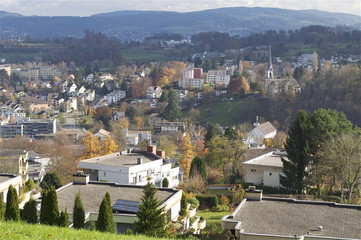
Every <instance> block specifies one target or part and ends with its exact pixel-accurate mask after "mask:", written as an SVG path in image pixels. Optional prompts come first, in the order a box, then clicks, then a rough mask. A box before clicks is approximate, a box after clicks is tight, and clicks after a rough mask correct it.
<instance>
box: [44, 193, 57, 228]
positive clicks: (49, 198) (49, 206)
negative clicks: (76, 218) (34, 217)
mask: <svg viewBox="0 0 361 240" xmlns="http://www.w3.org/2000/svg"><path fill="white" fill-rule="evenodd" d="M58 222H59V207H58V197H57V195H56V191H55V188H51V189H50V190H49V191H46V192H44V193H43V197H42V201H41V210H40V223H42V224H47V225H57V224H58Z"/></svg>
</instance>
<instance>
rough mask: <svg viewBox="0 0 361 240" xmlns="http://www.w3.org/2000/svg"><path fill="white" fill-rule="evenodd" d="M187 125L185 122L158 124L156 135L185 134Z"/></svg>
mask: <svg viewBox="0 0 361 240" xmlns="http://www.w3.org/2000/svg"><path fill="white" fill-rule="evenodd" d="M184 130H185V125H184V123H183V122H158V123H155V125H154V134H160V133H162V132H179V131H181V132H183V131H184Z"/></svg>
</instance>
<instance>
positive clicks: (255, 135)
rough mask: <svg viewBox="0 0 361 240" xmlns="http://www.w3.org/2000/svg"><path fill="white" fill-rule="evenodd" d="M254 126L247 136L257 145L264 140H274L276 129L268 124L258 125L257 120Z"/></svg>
mask: <svg viewBox="0 0 361 240" xmlns="http://www.w3.org/2000/svg"><path fill="white" fill-rule="evenodd" d="M257 119H258V117H257ZM254 126H255V128H254V129H253V130H252V131H251V132H250V133H249V136H250V139H252V140H253V141H254V142H257V143H259V144H262V143H263V142H264V139H265V138H274V137H275V136H276V134H277V129H276V128H275V127H274V126H273V125H272V124H271V123H270V122H265V123H262V124H260V123H258V120H257V121H256V123H255V124H254Z"/></svg>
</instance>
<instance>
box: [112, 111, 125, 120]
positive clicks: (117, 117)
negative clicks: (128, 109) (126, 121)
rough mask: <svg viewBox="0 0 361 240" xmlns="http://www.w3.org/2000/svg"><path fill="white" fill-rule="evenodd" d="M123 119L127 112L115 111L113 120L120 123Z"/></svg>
mask: <svg viewBox="0 0 361 240" xmlns="http://www.w3.org/2000/svg"><path fill="white" fill-rule="evenodd" d="M121 118H125V112H119V111H113V112H112V120H113V121H114V122H118V121H119V120H120V119H121Z"/></svg>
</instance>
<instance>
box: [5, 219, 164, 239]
mask: <svg viewBox="0 0 361 240" xmlns="http://www.w3.org/2000/svg"><path fill="white" fill-rule="evenodd" d="M0 232H1V235H0V239H6V240H18V239H22V240H24V239H31V240H35V239H39V240H40V239H41V240H43V239H53V240H54V239H61V240H63V239H77V240H78V239H79V240H81V239H84V240H88V239H106V240H112V239H114V240H115V239H116V240H133V239H134V240H161V239H160V238H150V237H146V236H142V235H120V234H111V233H101V232H97V231H90V230H75V229H71V228H60V227H51V226H45V225H39V224H37V225H29V224H26V223H14V222H0ZM162 239H164V240H165V238H162Z"/></svg>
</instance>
